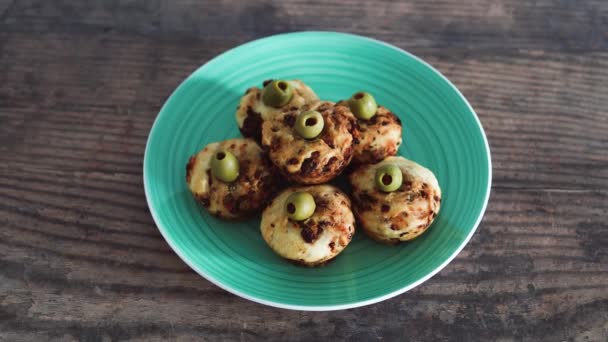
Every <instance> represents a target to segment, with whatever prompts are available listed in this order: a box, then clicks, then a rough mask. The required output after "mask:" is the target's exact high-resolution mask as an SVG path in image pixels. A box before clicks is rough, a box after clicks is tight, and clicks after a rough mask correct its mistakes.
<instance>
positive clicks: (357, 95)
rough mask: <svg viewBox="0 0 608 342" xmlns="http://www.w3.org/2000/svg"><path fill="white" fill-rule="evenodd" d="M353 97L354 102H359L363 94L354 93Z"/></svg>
mask: <svg viewBox="0 0 608 342" xmlns="http://www.w3.org/2000/svg"><path fill="white" fill-rule="evenodd" d="M353 97H354V98H355V100H360V99H362V98H363V93H356V94H355V96H353Z"/></svg>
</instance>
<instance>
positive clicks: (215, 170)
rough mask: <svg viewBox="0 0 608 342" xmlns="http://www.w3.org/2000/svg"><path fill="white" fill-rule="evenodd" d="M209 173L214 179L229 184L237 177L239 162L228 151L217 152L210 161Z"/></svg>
mask: <svg viewBox="0 0 608 342" xmlns="http://www.w3.org/2000/svg"><path fill="white" fill-rule="evenodd" d="M211 173H212V174H213V176H215V178H217V179H219V180H221V181H224V182H227V183H231V182H234V181H235V180H236V179H237V178H238V177H239V160H238V159H236V157H235V156H234V154H232V153H230V152H228V151H219V152H216V153H215V154H214V155H213V158H212V159H211Z"/></svg>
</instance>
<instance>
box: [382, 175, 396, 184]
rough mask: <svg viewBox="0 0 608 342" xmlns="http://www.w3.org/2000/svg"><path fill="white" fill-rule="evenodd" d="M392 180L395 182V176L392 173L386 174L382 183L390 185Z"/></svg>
mask: <svg viewBox="0 0 608 342" xmlns="http://www.w3.org/2000/svg"><path fill="white" fill-rule="evenodd" d="M392 182H393V177H391V176H390V175H384V176H382V184H384V185H389V184H391V183H392Z"/></svg>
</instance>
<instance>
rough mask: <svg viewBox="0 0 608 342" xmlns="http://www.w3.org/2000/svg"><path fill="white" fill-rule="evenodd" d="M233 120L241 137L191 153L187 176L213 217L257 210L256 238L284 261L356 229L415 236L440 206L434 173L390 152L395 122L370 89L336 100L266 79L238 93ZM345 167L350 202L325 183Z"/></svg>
mask: <svg viewBox="0 0 608 342" xmlns="http://www.w3.org/2000/svg"><path fill="white" fill-rule="evenodd" d="M236 120H237V124H238V126H239V129H240V131H241V133H242V134H243V136H244V137H245V138H241V139H230V140H226V141H222V142H217V143H212V144H209V145H207V146H206V147H205V148H203V150H201V151H200V152H199V153H198V154H196V155H194V156H192V157H190V160H189V161H188V165H187V166H186V181H187V183H188V186H189V188H190V191H191V192H192V194H193V195H194V197H195V198H196V199H197V200H198V201H199V202H200V203H201V204H202V205H203V206H204V207H205V208H206V209H207V210H208V211H209V212H210V213H211V214H212V215H215V216H217V217H220V218H223V219H239V218H244V217H249V216H251V215H254V214H256V213H258V212H260V211H262V220H261V223H260V230H261V233H262V236H263V238H264V240H265V241H266V243H268V245H269V246H270V248H272V249H273V250H274V251H275V252H276V253H277V254H279V255H280V256H281V257H283V258H286V259H289V260H292V261H295V262H296V263H299V264H302V265H307V266H316V265H321V264H323V263H325V262H327V261H329V260H331V259H332V258H334V257H335V256H337V255H338V254H339V253H340V252H341V251H342V250H344V248H346V247H347V246H348V244H349V243H350V241H351V240H352V237H353V235H354V233H355V230H356V229H355V227H361V228H362V229H363V230H364V231H365V232H366V233H367V234H368V235H369V236H370V237H372V238H373V239H375V240H377V241H379V242H382V243H387V244H395V243H398V242H401V241H408V240H412V239H414V238H416V237H417V236H419V235H420V234H422V233H423V232H424V231H426V229H427V228H428V227H429V226H430V225H431V223H432V222H433V220H434V219H435V217H436V216H437V214H438V212H439V208H440V203H441V189H440V188H439V184H438V182H437V179H436V178H435V175H434V174H433V173H432V172H431V171H429V170H428V169H426V168H424V167H422V166H420V165H419V164H416V163H415V162H413V161H410V160H407V159H405V158H403V157H397V156H395V155H396V154H397V150H398V148H399V145H401V141H402V137H401V136H402V133H401V132H402V128H401V121H400V120H399V118H398V117H397V116H396V115H395V114H393V113H392V112H391V111H390V110H389V109H387V108H386V107H383V106H380V105H377V103H376V101H375V99H374V97H373V96H372V95H371V94H369V93H366V92H357V93H355V94H354V95H353V96H352V97H351V98H350V99H348V100H344V101H339V102H337V103H333V102H330V101H320V100H319V97H318V96H317V95H316V94H315V92H314V91H313V90H312V89H311V88H310V87H308V86H307V85H306V84H304V83H303V82H302V81H299V80H267V81H265V82H264V83H263V88H262V89H260V88H257V87H252V88H250V89H248V90H247V91H246V92H245V95H244V96H243V97H242V98H241V101H240V104H239V106H238V108H237V112H236ZM345 170H348V171H345ZM342 173H347V174H348V179H349V181H350V184H351V185H352V192H351V194H350V195H351V196H350V198H349V196H347V195H346V194H345V193H344V192H342V191H341V190H339V189H338V188H336V187H334V186H332V185H329V184H326V183H327V182H329V181H331V180H333V179H334V178H336V177H338V176H339V175H340V174H342ZM351 198H352V204H351Z"/></svg>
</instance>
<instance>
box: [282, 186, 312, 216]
mask: <svg viewBox="0 0 608 342" xmlns="http://www.w3.org/2000/svg"><path fill="white" fill-rule="evenodd" d="M316 208H317V205H316V204H315V199H314V198H313V197H312V195H311V194H310V193H308V192H303V191H298V192H294V193H293V194H291V195H289V197H287V201H285V212H286V213H287V217H289V219H291V220H294V221H304V220H306V219H307V218H309V217H311V216H312V214H314V212H315V209H316Z"/></svg>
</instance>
